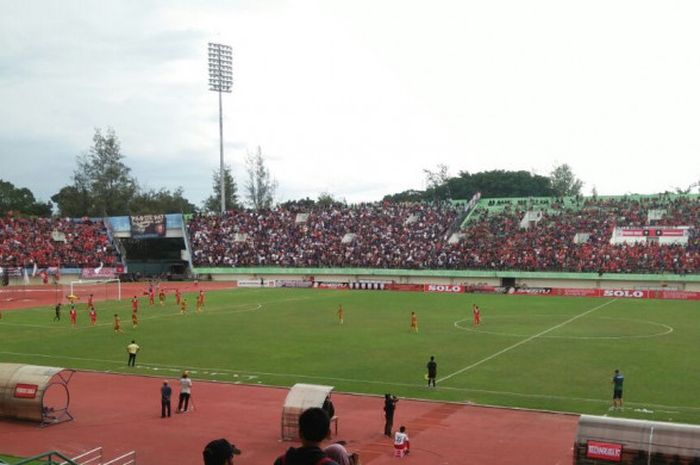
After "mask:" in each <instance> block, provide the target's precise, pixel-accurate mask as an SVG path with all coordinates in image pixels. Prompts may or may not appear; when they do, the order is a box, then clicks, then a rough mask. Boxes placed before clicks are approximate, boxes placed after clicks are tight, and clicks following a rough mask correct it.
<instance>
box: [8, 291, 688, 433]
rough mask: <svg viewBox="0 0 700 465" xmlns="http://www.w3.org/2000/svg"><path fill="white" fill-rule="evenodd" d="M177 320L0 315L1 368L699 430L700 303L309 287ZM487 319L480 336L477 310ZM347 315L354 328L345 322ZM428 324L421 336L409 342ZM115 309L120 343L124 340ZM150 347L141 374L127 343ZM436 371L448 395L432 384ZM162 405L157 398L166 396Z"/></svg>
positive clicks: (165, 316)
mask: <svg viewBox="0 0 700 465" xmlns="http://www.w3.org/2000/svg"><path fill="white" fill-rule="evenodd" d="M185 295H186V297H187V299H188V301H189V302H190V305H189V307H190V308H189V310H188V313H187V314H186V315H180V314H179V309H178V308H177V307H176V305H175V302H174V297H173V296H172V295H169V296H168V301H167V303H166V305H165V306H163V307H161V306H159V305H158V303H157V302H156V305H153V306H149V305H148V304H147V302H146V299H141V307H140V308H141V310H140V311H139V317H140V322H139V326H138V328H135V329H134V328H132V327H131V316H130V315H131V305H130V302H129V300H128V299H125V300H122V301H121V302H115V301H111V302H98V303H97V311H98V325H97V326H96V327H90V325H89V319H88V316H87V310H86V307H85V304H79V305H78V327H77V328H72V327H71V326H70V322H69V319H68V314H67V313H68V312H67V311H66V310H67V309H66V308H65V307H64V312H63V317H62V319H61V321H60V322H54V321H52V320H53V314H54V312H53V308H50V307H42V308H36V309H29V310H17V311H6V312H3V318H2V320H0V361H2V362H14V363H30V364H37V365H48V366H61V367H67V368H75V369H89V370H97V371H106V372H119V373H135V374H140V375H144V374H145V375H154V376H164V377H168V378H171V379H174V378H177V377H179V374H180V373H181V371H182V370H183V369H187V370H189V371H190V373H191V375H192V377H193V379H194V380H195V389H196V380H197V379H211V380H217V381H222V382H229V383H246V384H265V385H279V386H291V385H293V384H295V383H312V384H327V385H331V386H335V389H336V390H338V391H343V392H357V393H370V394H384V393H387V392H390V393H393V394H395V395H398V396H402V397H412V398H423V399H430V400H448V401H459V402H474V403H478V404H486V405H496V406H507V407H523V408H532V409H542V410H554V411H564V412H578V413H588V414H594V415H611V416H624V417H629V418H640V419H650V420H662V421H669V420H671V421H675V422H685V423H695V424H700V398H698V396H697V393H698V392H700V370H699V369H698V362H700V344H699V341H700V324H698V317H699V316H698V311H700V308H699V305H698V303H692V302H683V301H661V300H646V301H636V300H622V299H621V300H615V299H592V298H573V297H562V298H558V297H535V296H503V295H479V294H430V293H403V292H380V291H333V290H307V289H293V290H288V289H232V290H225V291H215V292H214V291H211V292H207V295H206V307H205V310H204V312H202V313H200V314H197V313H195V312H194V301H195V294H185ZM472 303H476V304H478V305H479V306H480V307H481V325H480V326H479V327H478V328H475V327H473V326H472V322H471V305H472ZM339 304H342V305H343V307H344V308H345V321H344V324H342V325H341V324H339V321H338V318H337V316H336V310H337V308H338V305H339ZM411 311H415V312H416V313H417V315H418V328H419V331H418V333H413V332H411V331H410V330H409V325H410V313H411ZM114 313H118V314H119V315H120V317H121V320H122V327H123V328H124V333H123V334H115V333H114V331H113V329H112V315H113V314H114ZM132 339H134V340H136V342H137V343H138V344H139V345H140V346H141V351H140V352H139V354H138V358H137V366H136V367H135V368H129V367H127V365H126V362H127V353H126V345H127V344H128V343H129V342H131V340H132ZM431 355H434V356H435V359H436V361H437V362H438V378H437V381H438V383H437V384H438V385H437V389H428V388H427V387H426V381H425V379H424V377H425V374H426V363H427V361H428V358H429V357H430V356H431ZM616 368H619V369H620V370H621V371H622V373H623V374H624V375H625V386H624V388H625V389H624V398H625V409H624V411H610V410H609V407H610V405H611V397H612V386H611V384H610V380H611V378H612V375H613V370H614V369H616ZM154 395H155V394H154Z"/></svg>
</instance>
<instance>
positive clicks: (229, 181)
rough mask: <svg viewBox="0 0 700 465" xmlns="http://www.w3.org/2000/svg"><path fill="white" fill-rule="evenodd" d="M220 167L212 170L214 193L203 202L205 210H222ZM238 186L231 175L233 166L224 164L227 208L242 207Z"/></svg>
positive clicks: (225, 204) (225, 202)
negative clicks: (239, 200)
mask: <svg viewBox="0 0 700 465" xmlns="http://www.w3.org/2000/svg"><path fill="white" fill-rule="evenodd" d="M219 173H221V170H220V169H216V170H214V171H213V172H212V188H213V191H214V193H213V194H212V195H211V196H209V197H208V198H207V199H206V200H205V201H204V204H203V208H204V210H205V211H209V212H220V211H221V182H220V178H219ZM237 192H238V187H237V186H236V181H234V179H233V176H232V175H231V166H230V165H226V166H224V196H225V197H226V198H225V199H224V207H225V209H226V210H231V209H234V208H240V206H241V205H240V203H239V202H238V193H237Z"/></svg>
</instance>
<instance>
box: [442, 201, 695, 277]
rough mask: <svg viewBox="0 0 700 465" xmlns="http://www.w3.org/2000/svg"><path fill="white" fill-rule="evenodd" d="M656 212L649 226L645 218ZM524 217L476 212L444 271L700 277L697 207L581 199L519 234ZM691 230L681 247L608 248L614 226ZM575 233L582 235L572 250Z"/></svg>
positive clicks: (514, 213)
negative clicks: (658, 213) (578, 204)
mask: <svg viewBox="0 0 700 465" xmlns="http://www.w3.org/2000/svg"><path fill="white" fill-rule="evenodd" d="M652 210H663V211H664V213H663V215H662V217H661V218H660V219H658V220H650V219H649V212H650V211H652ZM524 214H525V212H523V211H521V210H518V209H513V210H506V211H504V212H502V213H499V214H496V215H488V214H487V213H485V212H483V213H482V214H481V215H480V216H479V217H478V218H477V220H476V221H473V222H471V223H470V227H469V228H467V229H466V230H465V231H464V232H465V234H466V236H465V238H464V240H463V241H461V242H460V243H459V244H458V245H456V246H454V247H452V248H451V250H450V253H449V255H448V258H447V261H448V264H449V265H448V267H450V268H454V267H459V268H467V269H471V268H475V269H484V268H485V269H496V270H523V271H570V272H598V273H664V272H669V273H678V274H685V273H697V272H699V271H700V238H699V237H698V233H697V226H698V225H700V202H699V201H698V200H692V199H689V198H686V197H681V198H676V199H663V198H659V199H653V200H648V199H641V200H631V199H624V198H619V199H604V200H600V199H599V200H594V199H587V200H586V201H585V202H584V203H583V206H582V208H580V209H566V208H563V207H559V208H558V210H556V211H555V212H545V213H543V214H542V218H541V220H540V221H539V222H538V223H537V225H536V226H534V227H531V228H528V229H522V228H521V227H520V221H521V219H522V218H523V216H524ZM617 226H620V227H642V226H691V227H694V229H691V233H690V238H689V240H688V244H687V246H683V245H680V244H678V245H659V244H658V243H655V242H652V243H650V244H644V243H636V244H615V245H613V244H611V243H610V238H611V236H612V233H613V230H614V229H615V227H617ZM577 233H586V234H589V237H588V238H587V240H585V241H584V242H582V243H580V244H576V243H574V240H573V238H574V237H575V236H576V234H577Z"/></svg>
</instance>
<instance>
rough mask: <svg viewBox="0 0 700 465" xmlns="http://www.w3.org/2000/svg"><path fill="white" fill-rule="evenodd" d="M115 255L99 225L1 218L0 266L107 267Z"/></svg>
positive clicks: (86, 220)
mask: <svg viewBox="0 0 700 465" xmlns="http://www.w3.org/2000/svg"><path fill="white" fill-rule="evenodd" d="M116 262H117V255H116V252H115V250H114V249H113V247H112V244H111V242H110V240H109V237H108V235H107V230H106V228H105V225H104V223H103V222H102V221H98V222H93V221H90V220H89V219H82V220H78V221H76V220H71V219H67V218H59V219H51V218H23V217H15V216H13V215H12V214H8V215H7V216H5V217H0V266H2V267H16V266H23V267H29V266H33V265H34V264H36V265H37V266H38V267H39V268H46V267H52V266H61V267H68V268H80V267H97V266H99V265H100V263H102V264H103V265H104V266H110V265H113V264H115V263H116Z"/></svg>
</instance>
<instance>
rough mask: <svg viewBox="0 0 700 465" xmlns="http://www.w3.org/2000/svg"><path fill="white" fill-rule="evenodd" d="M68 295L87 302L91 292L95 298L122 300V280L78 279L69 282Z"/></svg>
mask: <svg viewBox="0 0 700 465" xmlns="http://www.w3.org/2000/svg"><path fill="white" fill-rule="evenodd" d="M68 291H69V292H68V295H74V296H76V297H78V298H79V299H80V300H81V301H83V302H87V298H88V296H89V295H90V294H92V296H93V298H94V299H95V300H122V282H121V281H120V280H119V279H117V278H114V279H79V280H77V281H71V282H70V289H68Z"/></svg>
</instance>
